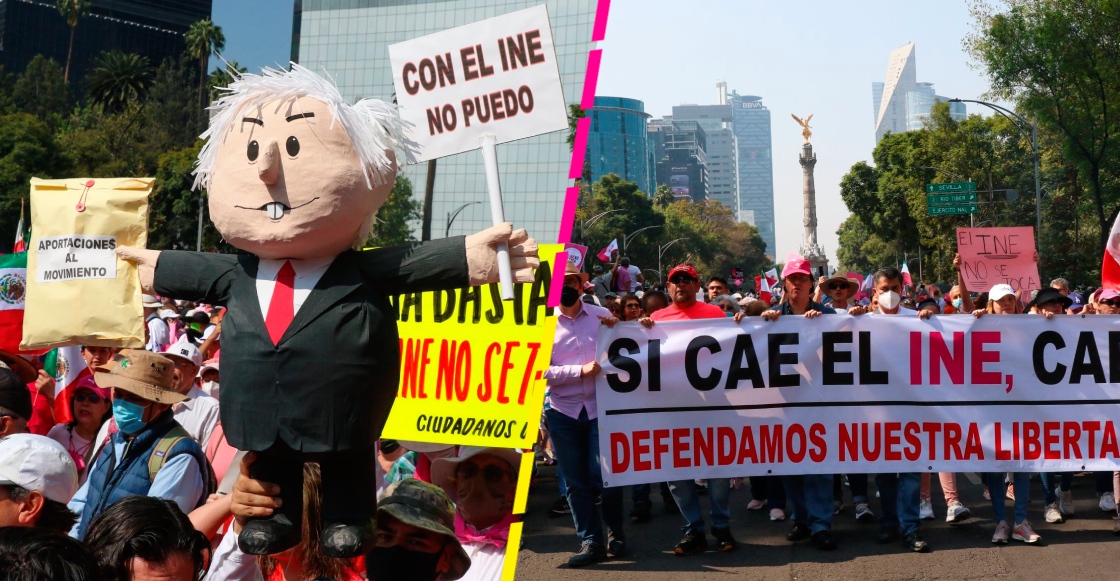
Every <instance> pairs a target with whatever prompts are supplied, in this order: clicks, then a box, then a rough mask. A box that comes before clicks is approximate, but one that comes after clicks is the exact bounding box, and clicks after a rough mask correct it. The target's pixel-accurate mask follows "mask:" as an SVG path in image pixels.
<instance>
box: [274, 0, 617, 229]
mask: <svg viewBox="0 0 1120 581" xmlns="http://www.w3.org/2000/svg"><path fill="white" fill-rule="evenodd" d="M539 4H541V2H540V0H474V1H472V0H302V1H299V0H297V2H296V6H295V18H294V19H293V29H294V30H293V44H292V46H293V49H292V50H293V57H295V58H293V60H295V61H297V62H299V63H300V64H301V65H303V66H306V67H308V68H310V69H312V70H315V71H320V72H324V71H325V72H326V73H328V74H330V76H331V77H333V78H334V80H335V82H336V83H337V84H338V88H339V90H341V91H342V94H343V95H344V96H345V97H346V98H347V99H350V100H351V101H356V100H357V99H359V98H361V97H376V98H381V99H385V100H390V99H392V97H393V92H394V89H393V74H392V71H391V70H390V65H389V49H388V47H389V45H391V44H396V43H398V42H402V41H405V40H410V39H413V38H416V37H418V36H424V35H426V34H431V33H434V32H439V31H441V30H445V29H448V28H453V27H456V26H461V25H464V24H470V23H472V22H475V21H478V20H483V19H486V18H493V17H495V16H501V15H502V14H506V13H509V12H514V11H517V10H522V9H525V8H531V7H533V6H537V5H539ZM545 4H547V6H548V15H549V19H550V21H551V24H552V36H553V40H554V41H555V43H556V56H557V59H558V61H559V65H560V79H561V82H562V83H563V86H564V97H565V101H566V102H568V103H579V101H580V96H581V95H582V91H583V77H584V73H585V71H586V68H587V54H588V52H589V51H590V50H591V49H592V48H593V47H592V44H593V43H592V42H591V29H592V27H593V25H594V21H595V7H596V0H548V1H546V2H545ZM567 137H568V136H567V132H564V131H557V132H554V133H551V134H548V135H541V136H537V137H532V138H529V139H523V140H521V141H516V142H512V143H505V144H501V145H499V146H498V166H499V168H500V172H501V180H502V197H503V199H504V202H505V216H506V219H507V220H509V221H512V222H513V223H514V225H515V227H523V228H527V229H528V230H529V232H530V233H531V234H532V236H533V237H534V238H536V239H537V240H541V241H549V240H555V239H556V235H557V230H558V228H559V226H560V214H561V211H562V209H563V205H564V193H565V189H566V188H567V187H568V186H570V185H571V180H569V179H568V167H569V165H570V162H571V149H570V148H569V146H568V143H567ZM436 167H437V171H436V180H435V190H434V191H435V195H434V199H433V204H432V237H433V238H439V237H442V236H443V235H444V232H445V231H447V218H448V217H449V215H450V214H451V213H453V212H455V210H456V209H458V208H459V207H461V206H463V205H469V206H468V207H466V208H465V209H464V210H463V211H462V212H461V213H460V214H459V215H458V217H457V218H456V219H455V222H454V224H453V225H452V226H451V228H450V234H451V235H456V234H468V233H471V232H475V231H478V230H481V229H483V228H486V227H488V226H490V224H491V222H490V204H489V201H488V196H487V193H486V192H487V190H486V175H485V172H484V170H483V165H482V154H481V152H479V151H477V150H476V151H470V152H467V153H461V154H458V155H454V156H450V157H445V158H441V159H439V160H438V162H437V165H436ZM426 168H427V164H425V163H421V164H416V165H412V166H405V167H404V168H403V171H402V174H403V175H405V176H407V177H408V178H409V179H411V180H412V187H413V193H414V195H415V197H416V198H417V200H422V199H423V195H424V182H425V179H426V175H427V173H426V172H427V169H426ZM475 203H477V205H475ZM414 227H415V230H416V231H417V232H419V230H420V224H419V223H417V224H416V225H415V226H414Z"/></svg>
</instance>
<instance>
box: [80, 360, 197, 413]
mask: <svg viewBox="0 0 1120 581" xmlns="http://www.w3.org/2000/svg"><path fill="white" fill-rule="evenodd" d="M174 374H175V364H174V363H173V362H172V361H171V360H170V359H168V358H166V357H164V356H163V355H159V354H156V353H152V352H150V351H141V350H139V349H122V350H121V352H120V353H118V354H117V356H116V357H115V358H113V360H112V361H110V362H108V363H106V364H105V365H102V366H100V367H96V368H94V370H93V380H94V381H95V382H96V383H97V385H98V386H99V387H115V388H117V389H122V390H124V391H127V392H129V393H132V394H135V395H138V396H140V397H142V398H144V399H146V400H148V401H154V402H156V403H165V404H173V403H179V402H181V401H187V400H188V399H190V398H189V397H186V396H184V395H182V394H180V393H179V392H176V391H174V390H172V389H171V384H172V381H173V379H174Z"/></svg>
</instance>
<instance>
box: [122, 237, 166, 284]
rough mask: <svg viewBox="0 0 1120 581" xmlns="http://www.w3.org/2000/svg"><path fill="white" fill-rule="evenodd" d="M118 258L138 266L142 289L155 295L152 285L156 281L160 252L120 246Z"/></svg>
mask: <svg viewBox="0 0 1120 581" xmlns="http://www.w3.org/2000/svg"><path fill="white" fill-rule="evenodd" d="M117 256H119V257H120V258H122V259H123V260H127V261H129V262H133V263H135V264H136V270H137V271H138V272H139V274H140V288H141V289H143V290H144V292H146V293H153V292H154V291H153V290H152V285H153V284H154V282H155V279H156V262H158V261H159V251H158V250H148V249H146V248H134V247H132V246H118V247H117Z"/></svg>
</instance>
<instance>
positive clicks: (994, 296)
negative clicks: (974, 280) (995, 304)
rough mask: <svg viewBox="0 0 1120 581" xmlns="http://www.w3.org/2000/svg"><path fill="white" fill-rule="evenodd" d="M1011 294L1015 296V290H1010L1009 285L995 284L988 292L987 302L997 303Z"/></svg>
mask: <svg viewBox="0 0 1120 581" xmlns="http://www.w3.org/2000/svg"><path fill="white" fill-rule="evenodd" d="M1013 294H1015V290H1014V289H1012V288H1011V285H1009V284H997V285H995V286H993V287H992V290H990V291H988V300H989V301H998V300H1000V299H1002V298H1003V297H1005V296H1007V295H1013Z"/></svg>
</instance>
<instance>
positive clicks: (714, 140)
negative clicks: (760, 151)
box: [673, 102, 739, 213]
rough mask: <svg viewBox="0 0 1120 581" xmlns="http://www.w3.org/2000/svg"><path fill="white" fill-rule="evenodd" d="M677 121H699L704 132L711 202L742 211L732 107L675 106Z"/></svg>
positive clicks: (726, 105)
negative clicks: (740, 207)
mask: <svg viewBox="0 0 1120 581" xmlns="http://www.w3.org/2000/svg"><path fill="white" fill-rule="evenodd" d="M673 121H695V122H696V123H698V124H699V125H700V127H702V128H703V129H704V135H705V138H706V142H707V145H706V147H705V148H704V150H705V153H706V156H705V160H706V165H707V169H708V172H707V173H708V187H707V191H708V199H709V200H715V201H717V202H720V203H722V204H723V205H725V206H727V208H728V209H730V210H731V211H732V212H736V213H737V210H738V208H739V176H738V170H737V165H738V164H737V163H736V160H737V155H738V154H737V150H736V147H735V133H734V132H733V131H732V130H731V121H732V118H731V105H729V104H727V103H726V102H725V103H724V104H722V105H678V106H675V107H673Z"/></svg>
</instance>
